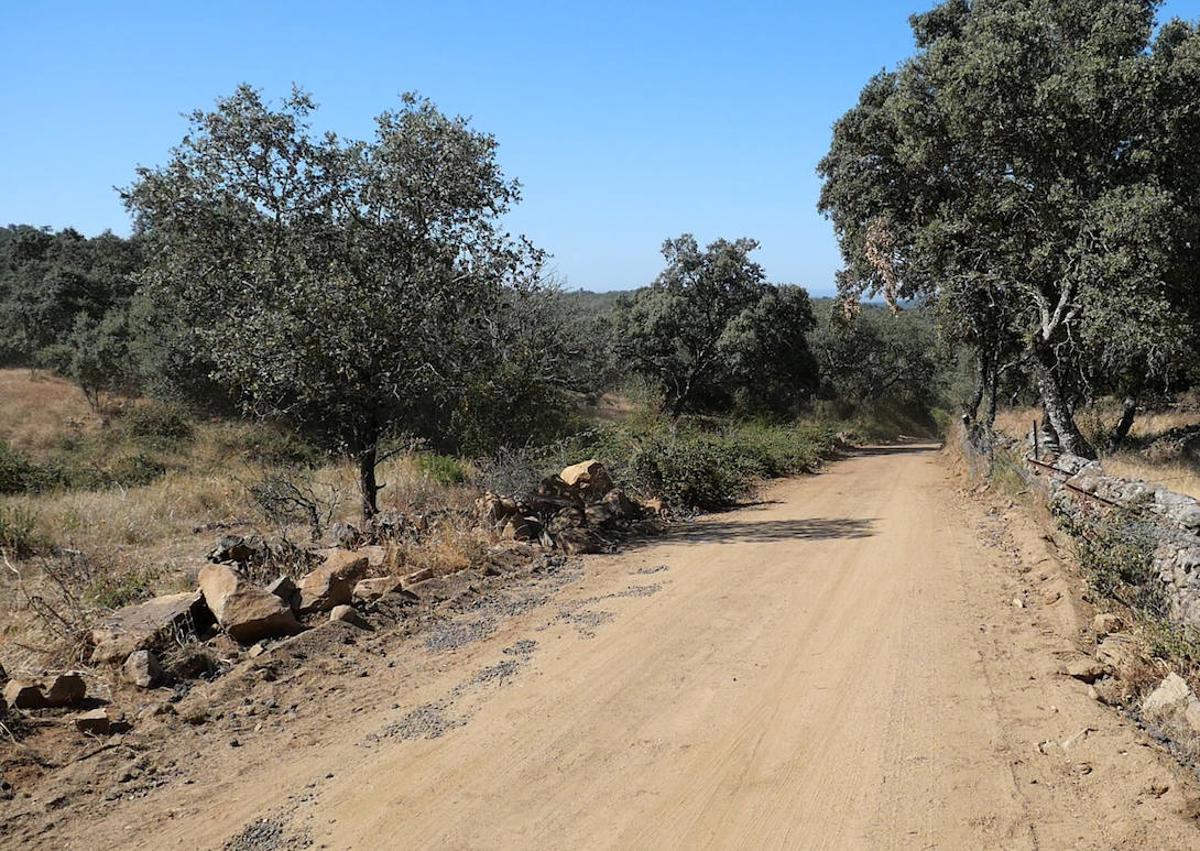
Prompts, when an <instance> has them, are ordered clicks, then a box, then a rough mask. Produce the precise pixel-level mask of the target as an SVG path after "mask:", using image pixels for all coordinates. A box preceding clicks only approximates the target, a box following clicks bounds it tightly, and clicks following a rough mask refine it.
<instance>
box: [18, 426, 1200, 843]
mask: <svg viewBox="0 0 1200 851" xmlns="http://www.w3.org/2000/svg"><path fill="white" fill-rule="evenodd" d="M961 485H962V483H961V482H960V481H958V480H956V479H952V478H951V477H950V475H949V474H948V472H947V465H946V462H945V461H944V460H943V459H942V457H941V456H940V454H939V453H938V452H937V450H936V448H935V447H923V446H906V447H897V448H891V449H878V450H867V451H864V452H862V453H861V454H858V455H856V456H855V457H853V458H850V459H847V460H844V461H841V462H838V463H836V464H834V465H832V466H831V467H830V468H829V469H828V470H826V471H825V472H823V473H822V474H821V475H819V476H814V477H804V478H799V479H793V480H789V481H784V482H780V483H776V484H774V485H772V486H771V487H769V488H767V489H766V491H765V492H764V494H763V501H762V502H761V503H759V504H756V505H753V506H750V507H746V508H744V509H741V510H738V511H733V512H729V513H725V514H718V515H712V516H709V517H706V518H703V519H701V520H700V521H698V522H696V523H694V524H689V525H686V526H683V527H682V528H679V529H676V530H674V531H672V532H671V533H670V534H668V535H666V536H665V537H662V538H659V539H656V540H654V541H651V542H647V543H642V544H638V545H635V546H633V547H632V548H629V549H627V550H626V551H625V552H623V553H621V554H619V555H615V556H598V557H588V558H586V559H583V560H582V565H583V566H582V567H581V568H580V571H581V572H580V573H579V575H578V576H576V577H575V579H574V580H573V581H571V582H566V583H563V584H561V586H560V587H555V588H550V589H548V590H547V591H546V592H545V594H544V596H543V597H540V598H537V599H534V600H533V601H532V602H531V603H530V604H529V605H528V606H523V607H517V608H516V609H515V610H514V611H513V612H511V613H510V616H508V617H505V618H504V619H503V620H501V621H499V622H495V623H493V624H492V625H491V627H489V629H487V630H483V631H482V634H481V637H480V638H479V640H464V641H461V642H454V641H452V642H449V644H450V649H444V648H443V647H441V646H440V645H439V644H438V643H437V642H436V641H435V642H430V641H429V640H428V639H420V638H417V639H408V640H407V641H406V642H405V643H404V644H403V645H402V646H393V647H387V648H384V649H382V650H380V651H379V653H378V654H377V658H375V657H372V659H371V660H369V661H368V662H363V663H362V665H363V670H362V672H361V674H360V675H358V676H356V677H351V676H350V675H349V674H347V676H346V678H345V679H344V681H341V682H339V683H337V684H336V685H335V686H333V687H329V684H328V683H326V684H323V685H322V687H319V688H318V687H314V688H313V690H312V694H311V700H312V701H313V702H314V704H313V705H310V706H308V707H307V709H308V712H307V714H305V713H301V715H300V717H299V718H298V719H297V720H296V721H295V722H294V723H292V724H291V725H290V726H286V727H283V728H281V729H279V730H276V731H274V732H272V731H265V732H262V733H260V734H259V735H257V736H256V735H254V734H252V733H247V734H246V735H244V736H243V737H242V741H241V742H240V743H239V745H240V747H238V748H229V747H227V746H226V744H225V742H223V741H221V740H220V739H217V740H215V741H214V740H211V738H212V737H210V740H207V741H206V740H204V739H203V738H197V739H196V740H195V742H194V743H191V744H182V745H178V746H179V747H181V748H184V749H185V750H186V749H187V748H195V751H194V755H195V757H196V759H195V761H194V762H193V763H192V764H191V765H190V767H189V768H188V770H189V771H190V772H191V774H190V775H189V777H190V779H191V782H189V783H188V784H186V785H181V784H179V783H174V784H172V785H169V786H166V787H164V788H162V789H160V790H157V791H155V792H154V793H153V794H150V795H147V796H146V797H144V798H140V799H137V800H134V801H129V802H119V804H114V805H112V806H111V807H110V808H108V809H102V810H99V811H96V812H93V813H91V814H90V815H89V816H88V817H87V818H86V820H82V819H80V818H64V820H63V821H62V822H60V823H59V824H58V825H56V826H55V828H54V830H53V831H51V832H49V833H47V834H45V836H44V837H42V841H43V842H44V844H45V845H46V846H47V847H50V846H53V847H57V848H62V847H76V848H85V847H86V848H104V847H136V848H154V849H162V848H204V847H216V848H220V847H222V845H225V844H226V843H229V844H228V845H227V846H226V847H229V848H235V849H268V848H285V847H291V846H292V845H303V844H304V843H311V846H310V847H328V848H357V849H375V848H520V849H527V848H559V849H561V848H654V849H661V848H707V847H712V848H945V849H962V848H1048V849H1058V848H1189V847H1190V848H1196V847H1200V830H1198V829H1197V826H1196V823H1195V821H1194V820H1192V819H1191V818H1189V817H1188V811H1189V808H1193V807H1194V803H1193V801H1194V800H1195V785H1194V781H1193V778H1191V776H1190V775H1189V774H1188V773H1187V772H1186V771H1185V770H1183V769H1180V768H1178V767H1177V766H1176V764H1175V763H1174V762H1173V761H1171V760H1170V759H1169V758H1168V757H1167V756H1166V755H1165V754H1164V753H1163V752H1162V750H1161V749H1160V747H1159V746H1157V745H1155V744H1154V743H1152V742H1151V741H1150V740H1149V739H1148V738H1147V737H1146V736H1145V734H1144V733H1142V732H1141V731H1140V730H1139V729H1138V728H1137V727H1136V726H1135V725H1134V724H1133V723H1132V722H1130V721H1129V720H1127V719H1125V718H1123V717H1122V716H1120V715H1118V714H1117V713H1116V712H1115V711H1114V710H1112V709H1108V708H1106V707H1103V706H1101V705H1099V704H1098V703H1096V702H1095V701H1094V700H1092V699H1090V698H1089V697H1088V696H1087V694H1086V686H1084V685H1083V684H1081V683H1079V682H1076V681H1074V680H1071V679H1068V678H1066V677H1064V676H1062V675H1061V674H1060V673H1059V669H1060V667H1061V666H1062V663H1063V659H1064V658H1066V656H1067V655H1068V654H1069V653H1070V652H1071V651H1072V649H1073V647H1074V646H1075V645H1076V644H1079V646H1082V641H1083V638H1082V633H1081V632H1080V629H1079V627H1080V618H1081V615H1082V613H1081V612H1080V611H1079V610H1077V609H1076V607H1075V604H1074V603H1072V601H1071V592H1072V591H1073V586H1072V580H1071V579H1070V578H1069V575H1068V573H1067V571H1066V569H1065V568H1064V567H1063V566H1062V565H1061V564H1060V563H1059V562H1058V561H1057V560H1056V559H1055V557H1054V553H1053V551H1052V548H1051V545H1049V544H1047V543H1046V542H1045V541H1044V540H1042V539H1041V538H1040V537H1039V536H1038V534H1036V532H1035V531H1034V530H1033V529H1032V527H1031V526H1029V525H1028V524H1027V523H1026V524H1025V525H1024V526H1023V525H1022V523H1021V521H1020V520H1019V518H1018V517H1017V513H1016V512H1011V511H1010V512H1008V513H1007V514H1004V513H1003V512H1002V513H1000V514H997V513H995V511H993V513H992V514H991V515H989V514H987V513H986V512H985V508H984V507H983V506H981V505H979V504H977V503H976V502H974V501H970V500H967V499H966V498H964V497H963V496H962V495H961V493H960V492H959V491H958V489H959V488H960V487H961ZM1055 588H1058V589H1060V590H1061V591H1062V593H1063V598H1062V599H1061V600H1057V601H1053V597H1054V594H1053V593H1050V594H1049V596H1044V594H1045V593H1046V591H1047V589H1049V590H1050V591H1051V592H1053V590H1054V589H1055ZM1074 590H1077V589H1074ZM1021 595H1024V597H1025V598H1027V599H1029V600H1030V601H1031V602H1030V603H1029V605H1028V606H1027V607H1025V608H1018V607H1016V606H1014V605H1013V604H1012V600H1013V598H1014V597H1015V596H1021ZM1043 599H1045V600H1047V601H1051V602H1043ZM464 634H465V635H467V637H468V638H470V635H469V628H468V629H467V633H464ZM355 664H356V665H357V664H359V663H355ZM317 706H319V708H315V707H317ZM197 736H201V734H199V733H198V734H197Z"/></svg>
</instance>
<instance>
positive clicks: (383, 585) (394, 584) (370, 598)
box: [354, 576, 403, 603]
mask: <svg viewBox="0 0 1200 851" xmlns="http://www.w3.org/2000/svg"><path fill="white" fill-rule="evenodd" d="M402 584H403V583H401V581H400V577H398V576H377V577H373V578H371V579H360V580H358V584H357V585H355V586H354V599H355V600H356V601H358V602H362V603H371V602H374V601H375V600H378V599H379V598H380V597H384V596H386V595H388V594H392V593H394V592H396V591H399V590H400V588H401V586H402Z"/></svg>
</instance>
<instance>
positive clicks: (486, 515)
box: [475, 491, 521, 530]
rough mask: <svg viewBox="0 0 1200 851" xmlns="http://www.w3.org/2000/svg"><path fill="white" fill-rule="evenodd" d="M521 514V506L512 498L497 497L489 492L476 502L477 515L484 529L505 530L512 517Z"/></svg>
mask: <svg viewBox="0 0 1200 851" xmlns="http://www.w3.org/2000/svg"><path fill="white" fill-rule="evenodd" d="M520 513H521V506H520V505H518V504H517V501H516V500H515V499H513V498H512V497H508V496H497V495H496V494H494V493H492V492H491V491H488V492H487V493H485V494H484V495H483V496H481V497H480V498H479V499H477V500H475V514H476V516H477V517H478V518H479V525H480V526H481V527H483V528H484V529H493V530H495V529H500V528H503V526H504V524H505V522H506V521H507V520H508V519H509V518H510V517H513V516H514V515H518V514H520Z"/></svg>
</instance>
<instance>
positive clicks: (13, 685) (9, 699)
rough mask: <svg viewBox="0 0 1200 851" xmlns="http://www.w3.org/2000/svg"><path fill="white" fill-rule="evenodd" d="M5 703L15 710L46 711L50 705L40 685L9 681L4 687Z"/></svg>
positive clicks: (22, 681) (27, 681) (24, 681)
mask: <svg viewBox="0 0 1200 851" xmlns="http://www.w3.org/2000/svg"><path fill="white" fill-rule="evenodd" d="M4 702H5V703H7V704H8V705H9V706H10V707H11V708H13V709H44V708H45V707H46V706H48V705H49V704H48V703H47V702H46V695H45V694H44V693H43V692H42V686H41V684H40V683H35V682H33V681H32V680H9V681H8V682H7V683H6V684H5V685H4Z"/></svg>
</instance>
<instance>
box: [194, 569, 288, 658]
mask: <svg viewBox="0 0 1200 851" xmlns="http://www.w3.org/2000/svg"><path fill="white" fill-rule="evenodd" d="M200 591H201V592H202V593H203V594H204V601H205V602H206V603H207V604H208V608H209V609H211V610H212V613H213V614H214V615H215V616H216V618H217V623H219V624H220V625H221V628H222V629H224V630H225V632H226V633H228V634H229V636H230V637H231V638H233V639H234V640H235V641H238V642H240V643H242V644H253V643H254V642H255V641H258V640H260V639H263V638H276V637H278V636H281V635H294V634H295V633H297V632H300V631H301V630H302V629H303V627H302V626H301V625H300V624H299V623H298V622H297V621H296V616H295V614H293V612H292V608H291V606H289V605H288V604H287V603H286V602H284V601H283V600H281V599H279V598H278V597H276V596H275V595H274V594H272V593H271V592H269V591H266V590H264V589H262V588H257V587H255V586H254V585H253V584H251V583H250V581H249V580H248V579H246V577H244V576H242V574H240V573H238V572H237V571H236V570H234V569H233V568H231V567H228V566H226V565H223V564H206V565H205V566H204V567H202V568H201V569H200Z"/></svg>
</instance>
